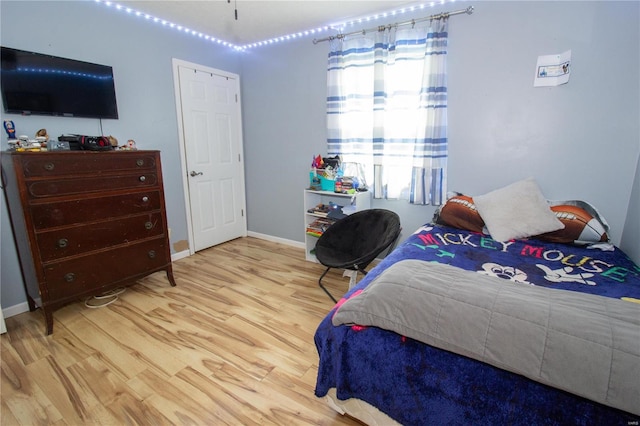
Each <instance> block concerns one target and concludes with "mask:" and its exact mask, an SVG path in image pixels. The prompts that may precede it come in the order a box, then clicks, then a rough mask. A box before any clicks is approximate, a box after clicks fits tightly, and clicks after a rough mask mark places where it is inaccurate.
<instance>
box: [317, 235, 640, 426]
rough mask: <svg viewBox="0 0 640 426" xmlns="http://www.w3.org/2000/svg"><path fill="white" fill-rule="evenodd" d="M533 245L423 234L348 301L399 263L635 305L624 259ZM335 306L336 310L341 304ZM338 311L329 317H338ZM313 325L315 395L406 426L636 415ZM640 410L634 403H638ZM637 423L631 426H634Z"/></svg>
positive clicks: (383, 336) (639, 291)
mask: <svg viewBox="0 0 640 426" xmlns="http://www.w3.org/2000/svg"><path fill="white" fill-rule="evenodd" d="M610 248H611V250H606V251H605V250H601V249H598V248H590V249H588V248H585V247H577V246H571V245H565V244H554V243H548V242H543V241H538V240H534V239H531V240H515V241H509V242H506V243H501V242H497V241H494V240H492V239H491V238H490V237H488V236H486V235H482V234H477V233H473V232H469V231H465V230H460V229H455V228H449V227H444V226H440V225H435V226H434V225H425V226H424V227H423V228H421V229H419V230H418V231H417V232H416V233H414V234H413V235H411V236H410V237H409V238H408V239H407V240H406V241H404V242H403V243H402V244H401V245H400V246H399V247H398V248H397V249H396V250H394V251H393V252H392V253H391V254H390V255H389V256H387V257H386V258H385V259H384V260H383V261H382V262H381V263H380V264H379V265H378V266H376V267H375V268H374V269H372V270H371V272H369V274H367V275H366V276H365V277H364V278H363V279H362V280H361V281H360V282H359V283H358V284H357V285H356V286H355V287H354V288H353V289H352V290H351V291H349V292H348V293H347V294H346V295H345V298H348V297H349V296H350V295H352V294H354V293H355V292H358V291H359V290H362V289H363V288H364V287H366V286H367V285H368V284H369V283H370V282H371V281H372V280H373V279H375V278H376V277H377V276H378V275H379V274H380V273H381V272H382V271H383V270H385V269H386V268H388V267H389V266H390V265H391V264H393V263H395V262H397V261H399V260H403V259H422V260H432V261H437V262H440V263H446V264H450V265H453V266H457V267H460V268H463V269H467V270H471V271H477V272H478V273H483V274H488V275H495V276H498V277H501V278H504V279H509V280H512V281H514V285H537V286H545V287H550V288H558V289H564V290H570V291H579V292H586V293H592V294H598V295H602V296H605V297H614V298H621V299H624V300H627V301H628V302H629V303H640V268H639V267H638V266H637V265H635V264H634V263H633V262H632V261H631V260H630V259H629V258H628V257H627V256H626V255H625V254H624V253H623V252H622V251H621V250H619V249H617V248H613V247H610ZM339 304H340V302H339ZM334 309H335V308H334ZM332 314H333V310H332V311H331V312H329V314H328V315H327V317H326V318H325V319H324V320H323V321H322V322H321V324H320V325H319V327H318V329H317V331H316V335H315V343H316V347H317V349H318V354H319V357H320V364H319V369H318V380H317V384H316V396H318V397H321V396H324V395H326V393H327V391H328V390H329V389H330V388H336V390H337V396H338V398H339V399H348V398H359V399H361V400H363V401H366V402H368V403H369V404H372V405H374V406H376V407H378V408H379V409H380V410H381V411H383V412H384V413H386V414H387V415H389V416H390V417H392V418H394V419H395V420H397V421H398V422H400V423H402V424H405V425H426V424H438V425H440V424H491V425H493V424H527V425H530V424H558V425H560V424H584V425H593V424H612V425H614V424H621V425H627V424H634V423H633V422H637V421H638V420H639V419H638V417H637V416H633V415H631V414H628V413H625V412H622V411H619V410H616V409H613V408H610V407H606V406H604V405H601V404H597V403H594V402H591V401H589V400H586V399H584V398H581V397H578V396H575V395H572V394H569V393H566V392H563V391H560V390H557V389H554V388H551V387H549V386H545V385H542V384H540V383H536V382H533V381H531V380H529V379H526V378H524V377H522V376H519V375H517V374H513V373H509V372H506V371H504V370H501V369H499V368H496V367H492V366H489V365H487V364H484V363H482V362H479V361H475V360H472V359H470V358H466V357H463V356H459V355H456V354H453V353H451V352H448V351H444V350H441V349H437V348H434V347H431V346H428V345H425V344H423V343H420V342H417V341H414V340H412V339H409V338H406V337H403V336H400V335H397V334H395V333H393V332H390V331H386V330H382V329H379V328H376V327H360V326H352V327H349V326H338V327H334V326H333V325H332V324H331V316H332ZM639 403H640V396H639ZM635 424H637V423H635Z"/></svg>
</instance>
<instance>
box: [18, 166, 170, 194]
mask: <svg viewBox="0 0 640 426" xmlns="http://www.w3.org/2000/svg"><path fill="white" fill-rule="evenodd" d="M156 185H158V176H157V174H156V172H155V170H153V171H148V172H146V173H142V172H141V173H137V174H130V175H118V176H109V178H105V177H100V176H95V177H82V178H74V179H47V180H40V181H35V182H30V183H29V184H28V190H29V195H30V196H31V197H33V198H41V197H57V196H61V195H74V194H85V193H90V192H105V191H115V190H119V189H131V188H134V189H135V188H149V187H153V186H156Z"/></svg>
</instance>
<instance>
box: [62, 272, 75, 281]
mask: <svg viewBox="0 0 640 426" xmlns="http://www.w3.org/2000/svg"><path fill="white" fill-rule="evenodd" d="M75 279H76V274H74V273H73V272H69V273H68V274H65V276H64V280H65V281H66V282H68V283H70V282H72V281H73V280H75Z"/></svg>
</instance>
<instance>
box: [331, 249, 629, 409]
mask: <svg viewBox="0 0 640 426" xmlns="http://www.w3.org/2000/svg"><path fill="white" fill-rule="evenodd" d="M333 324H334V325H339V324H359V325H370V326H376V327H380V328H384V329H387V330H392V331H395V332H396V333H399V334H401V335H403V336H407V337H410V338H413V339H416V340H419V341H422V342H424V343H427V344H429V345H432V346H435V347H438V348H441V349H445V350H449V351H452V352H455V353H459V354H462V355H465V356H468V357H471V358H474V359H477V360H479V361H483V362H486V363H489V364H491V365H494V366H496V367H499V368H502V369H505V370H508V371H511V372H514V373H517V374H521V375H523V376H526V377H528V378H530V379H532V380H536V381H538V382H541V383H544V384H547V385H551V386H553V387H556V388H559V389H563V390H566V391H569V392H571V393H574V394H576V395H580V396H583V397H586V398H588V399H591V400H593V401H596V402H600V403H602V404H606V405H608V406H612V407H615V408H619V409H621V410H624V411H627V412H630V413H633V414H640V304H637V303H632V302H628V301H623V300H619V299H612V298H608V297H601V296H594V295H591V294H583V293H577V292H571V291H565V290H553V289H546V288H541V287H535V286H530V285H526V284H516V283H513V282H510V281H505V280H502V279H500V278H496V277H491V276H485V275H481V274H478V273H476V272H470V271H465V270H462V269H459V268H455V267H452V266H449V265H442V264H439V263H431V262H424V261H419V260H404V261H401V262H398V263H396V264H395V265H393V266H391V267H389V268H388V269H387V270H386V271H384V272H383V273H382V274H381V275H380V276H379V277H377V278H376V279H375V280H373V281H372V282H371V284H370V285H369V286H368V287H367V288H365V289H364V291H363V292H362V293H361V294H360V295H358V296H356V297H352V298H350V299H349V300H347V301H346V302H345V303H344V304H343V305H342V306H341V307H340V308H339V310H338V311H337V313H336V314H335V315H334V317H333Z"/></svg>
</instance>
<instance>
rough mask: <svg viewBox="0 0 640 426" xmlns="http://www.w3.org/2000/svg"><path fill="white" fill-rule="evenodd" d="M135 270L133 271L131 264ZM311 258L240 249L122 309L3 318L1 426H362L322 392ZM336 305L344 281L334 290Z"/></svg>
mask: <svg viewBox="0 0 640 426" xmlns="http://www.w3.org/2000/svg"><path fill="white" fill-rule="evenodd" d="M123 261H125V262H126V259H123ZM321 272H322V266H321V265H318V264H313V263H310V262H305V261H304V252H303V249H298V248H294V247H290V246H286V245H281V244H276V243H272V242H267V241H263V240H259V239H255V238H242V239H238V240H234V241H231V242H229V243H225V244H222V245H220V246H217V247H213V248H211V249H208V250H204V251H202V252H199V253H197V254H196V255H194V256H191V257H188V258H185V259H181V260H179V261H177V262H175V263H174V274H175V277H176V281H177V283H178V286H177V287H170V286H169V283H168V281H167V279H166V276H165V274H164V273H163V272H161V273H156V274H153V275H151V276H149V277H147V278H145V279H144V280H141V281H140V282H139V284H136V285H134V286H132V287H130V288H129V289H128V290H127V291H126V292H125V293H123V294H122V295H121V296H120V298H119V300H117V301H116V302H115V303H113V304H111V305H109V306H107V307H103V308H99V309H88V308H86V307H85V306H84V303H83V301H79V302H77V303H74V304H71V305H68V306H66V307H65V308H63V309H60V310H58V311H56V312H55V313H54V332H53V334H52V335H51V336H45V326H44V319H43V317H42V313H41V312H40V310H37V311H35V312H27V313H24V314H20V315H16V316H14V317H11V318H7V320H6V323H7V329H8V333H6V334H4V335H2V337H1V343H2V352H1V356H2V362H1V366H2V382H1V392H0V395H1V405H0V417H1V424H2V425H14V424H22V425H38V424H47V425H50V424H54V425H93V424H108V425H131V424H146V425H161V424H181V425H182V424H184V425H187V424H188V425H224V424H229V425H304V424H309V425H319V424H324V425H357V424H359V423H358V422H356V421H355V420H353V419H351V418H349V417H343V416H340V415H339V414H337V413H335V412H334V411H333V410H332V409H330V408H329V407H328V406H327V405H325V403H324V401H322V400H319V399H318V398H316V397H315V396H314V394H313V390H314V385H315V380H316V373H317V368H318V356H317V352H316V349H315V345H314V343H313V334H314V332H315V329H316V326H317V324H318V323H319V321H320V320H321V318H322V317H323V316H324V315H325V314H326V313H327V312H328V310H329V309H330V308H331V307H332V305H333V303H332V301H331V300H330V299H329V298H328V297H327V296H326V295H325V294H324V292H323V291H322V290H321V289H320V288H319V287H318V285H317V278H318V277H319V275H320V273H321ZM326 282H327V284H328V286H329V287H332V288H333V293H334V295H336V296H339V295H341V294H343V293H344V291H345V290H346V288H347V287H348V278H343V277H342V276H341V273H340V271H331V272H330V273H329V275H328V276H327V278H326Z"/></svg>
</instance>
